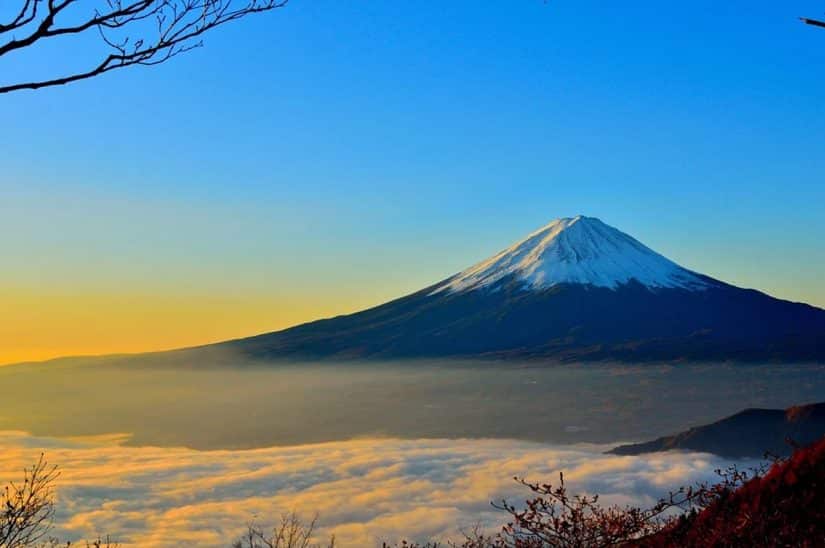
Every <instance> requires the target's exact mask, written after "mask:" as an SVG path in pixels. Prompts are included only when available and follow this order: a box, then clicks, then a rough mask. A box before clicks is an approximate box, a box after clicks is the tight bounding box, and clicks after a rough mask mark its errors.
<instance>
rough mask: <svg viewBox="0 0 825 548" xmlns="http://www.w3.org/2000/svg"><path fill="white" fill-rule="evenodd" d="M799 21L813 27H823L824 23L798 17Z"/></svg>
mask: <svg viewBox="0 0 825 548" xmlns="http://www.w3.org/2000/svg"><path fill="white" fill-rule="evenodd" d="M799 20H800V21H802V22H803V23H805V24H806V25H813V26H815V27H825V21H819V20H817V19H808V18H807V17H800V18H799Z"/></svg>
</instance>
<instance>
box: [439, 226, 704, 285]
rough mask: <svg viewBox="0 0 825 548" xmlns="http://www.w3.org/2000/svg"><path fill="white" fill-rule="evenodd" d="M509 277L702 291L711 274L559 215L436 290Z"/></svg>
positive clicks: (527, 281)
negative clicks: (697, 271)
mask: <svg viewBox="0 0 825 548" xmlns="http://www.w3.org/2000/svg"><path fill="white" fill-rule="evenodd" d="M505 278H507V279H508V280H509V279H512V278H514V279H516V280H518V281H520V282H522V283H523V284H524V285H525V286H526V287H529V288H533V289H546V288H549V287H553V286H555V285H558V284H582V285H592V286H597V287H607V288H611V289H616V288H617V287H619V286H621V285H624V284H627V283H629V282H631V281H632V280H635V281H636V282H638V283H640V284H642V285H645V286H647V287H649V288H663V287H667V288H682V289H689V290H702V289H705V288H706V287H708V286H709V285H710V282H709V281H707V279H706V278H703V277H701V276H699V275H697V274H696V273H694V272H691V271H690V270H687V269H685V268H683V267H681V266H679V265H677V264H676V263H674V262H673V261H671V260H669V259H667V258H665V257H663V256H662V255H659V254H658V253H656V252H655V251H653V250H652V249H650V248H648V247H646V246H645V245H643V244H642V243H640V242H639V241H637V240H636V239H634V238H632V237H631V236H629V235H627V234H625V233H624V232H621V231H619V230H617V229H615V228H613V227H611V226H609V225H607V224H605V223H603V222H602V221H600V220H599V219H596V218H594V217H584V216H582V215H579V216H576V217H567V218H563V219H556V220H555V221H552V222H550V223H549V224H547V225H545V226H544V227H542V228H540V229H539V230H537V231H535V232H533V233H532V234H530V235H529V236H527V237H526V238H525V239H523V240H521V241H520V242H517V243H515V244H513V245H512V246H510V247H509V248H507V249H505V250H504V251H502V252H500V253H498V254H496V255H494V256H493V257H491V258H489V259H487V260H486V261H482V262H480V263H478V264H476V265H475V266H472V267H470V268H468V269H467V270H464V271H463V272H460V273H458V274H456V275H455V276H453V277H451V278H449V279H448V280H446V281H445V282H444V283H443V284H441V285H440V286H438V287H437V288H436V289H435V290H434V291H433V292H432V293H439V292H444V291H446V292H463V291H468V290H472V289H477V288H481V287H490V286H493V285H495V284H496V282H498V281H500V280H503V279H505Z"/></svg>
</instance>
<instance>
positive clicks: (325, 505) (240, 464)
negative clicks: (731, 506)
mask: <svg viewBox="0 0 825 548" xmlns="http://www.w3.org/2000/svg"><path fill="white" fill-rule="evenodd" d="M126 440H128V436H122V435H112V436H99V437H95V438H44V437H36V436H32V435H31V434H28V433H25V432H15V431H5V432H0V481H3V482H6V481H8V480H16V479H19V478H21V477H22V475H21V471H22V469H23V467H25V466H28V465H30V464H32V463H33V462H34V461H35V460H36V459H37V457H38V455H39V454H40V453H41V452H44V453H45V455H46V458H47V459H48V461H49V462H50V463H53V464H57V465H58V466H59V469H60V471H61V475H60V477H59V479H58V483H57V496H58V509H57V514H56V519H55V529H54V534H55V536H58V537H60V538H63V539H81V538H90V537H96V536H97V535H99V534H100V535H106V534H108V535H111V537H112V538H113V539H115V540H117V541H118V542H120V543H121V545H122V546H132V545H134V546H181V545H186V546H228V545H229V544H230V542H231V541H232V540H233V539H235V538H237V537H238V536H239V535H240V534H241V533H242V532H243V531H244V530H245V528H246V526H247V524H248V523H249V522H252V521H254V522H255V523H257V524H259V525H262V526H263V525H270V526H271V525H274V524H275V523H276V522H277V521H278V520H279V518H280V516H281V514H282V513H284V512H288V511H293V510H294V511H296V512H297V513H299V514H301V515H303V516H305V517H306V518H307V519H311V518H312V516H313V515H314V514H316V513H317V514H318V515H319V525H320V528H319V530H318V537H317V538H318V539H319V540H320V539H321V538H323V537H324V536H326V535H329V534H330V533H334V534H335V535H336V539H337V541H338V543H339V544H340V545H341V546H344V547H349V546H358V547H360V546H374V545H376V544H378V545H380V543H381V542H382V541H385V540H386V541H390V542H396V541H399V540H401V539H402V538H406V539H414V540H428V539H441V540H444V539H448V538H459V537H460V536H461V531H463V530H468V529H471V528H472V527H473V526H474V525H476V524H479V523H480V524H481V525H482V526H483V527H490V528H497V527H498V526H500V524H502V523H503V522H504V520H505V518H506V515H504V514H502V513H501V512H499V511H498V510H495V509H494V508H492V507H491V505H490V502H491V501H493V500H496V501H500V500H501V499H502V498H506V499H507V500H508V501H514V502H518V501H523V500H524V499H525V498H527V497H528V496H529V492H528V491H526V489H525V488H524V487H523V486H519V485H518V484H516V483H515V482H514V480H513V477H514V476H520V477H526V478H527V479H530V480H542V481H545V480H546V481H555V480H556V479H557V478H558V473H559V472H560V471H563V472H564V475H565V480H566V482H567V483H568V486H569V487H570V488H571V490H572V491H574V492H588V493H600V494H601V495H602V498H603V500H604V501H606V502H610V503H622V504H623V503H640V504H647V503H650V502H653V501H654V500H655V499H656V498H658V497H660V496H663V495H665V494H667V492H668V491H669V490H671V489H673V488H676V487H678V486H680V485H684V484H690V483H694V482H696V481H704V480H709V479H713V478H714V476H715V474H714V470H715V469H717V468H720V467H724V466H726V465H727V464H729V463H728V462H727V461H723V460H721V459H718V458H716V457H712V456H710V455H706V454H698V453H660V454H652V455H647V456H643V457H628V456H610V455H605V454H603V451H604V450H605V449H606V448H605V447H601V446H552V445H544V444H538V443H530V442H523V441H514V440H497V439H496V440H493V439H482V440H470V439H460V440H445V439H420V440H401V439H357V440H351V441H340V442H331V443H322V444H313V445H301V446H291V447H272V448H265V449H253V450H220V451H198V450H193V449H187V448H169V447H132V446H127V445H123V443H124V442H125V441H126Z"/></svg>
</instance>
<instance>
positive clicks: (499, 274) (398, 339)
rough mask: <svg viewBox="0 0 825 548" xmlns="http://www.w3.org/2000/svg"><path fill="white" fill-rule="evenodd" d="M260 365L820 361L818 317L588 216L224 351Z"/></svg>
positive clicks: (823, 335)
mask: <svg viewBox="0 0 825 548" xmlns="http://www.w3.org/2000/svg"><path fill="white" fill-rule="evenodd" d="M222 346H224V347H227V348H230V349H232V350H235V351H239V352H241V353H243V354H245V355H247V356H250V357H253V358H259V359H291V358H296V359H298V358H300V359H306V358H309V359H324V358H334V359H349V358H351V359H363V358H423V357H445V356H450V357H487V358H506V357H519V358H532V357H540V358H546V359H553V360H559V361H565V360H605V359H611V360H627V361H647V360H676V359H690V360H727V359H731V360H749V361H754V360H758V361H761V360H796V361H821V360H825V311H823V310H821V309H818V308H814V307H812V306H809V305H806V304H800V303H792V302H788V301H783V300H779V299H775V298H773V297H770V296H768V295H765V294H764V293H760V292H758V291H754V290H749V289H741V288H738V287H734V286H732V285H728V284H726V283H723V282H721V281H718V280H715V279H713V278H710V277H708V276H704V275H702V274H699V273H696V272H693V271H690V270H688V269H686V268H683V267H681V266H679V265H677V264H676V263H674V262H672V261H670V260H669V259H667V258H665V257H663V256H662V255H659V254H658V253H656V252H655V251H653V250H651V249H649V248H648V247H646V246H644V245H643V244H641V243H640V242H638V241H637V240H635V239H634V238H632V237H630V236H628V235H627V234H624V233H623V232H621V231H619V230H617V229H615V228H613V227H610V226H608V225H606V224H605V223H603V222H601V221H600V220H598V219H595V218H592V217H582V216H578V217H573V218H565V219H558V220H555V221H553V222H551V223H550V224H548V225H546V226H545V227H543V228H541V229H540V230H538V231H536V232H534V233H532V234H530V235H529V236H527V237H526V238H525V239H523V240H521V241H520V242H517V243H516V244H514V245H512V246H511V247H509V248H507V249H505V250H504V251H502V252H500V253H498V254H496V255H494V256H493V257H491V258H490V259H488V260H486V261H483V262H480V263H478V264H476V265H475V266H472V267H470V268H468V269H466V270H464V271H462V272H460V273H458V274H456V275H454V276H452V277H450V278H448V279H446V280H443V281H441V282H439V283H436V284H435V285H432V286H430V287H427V288H425V289H422V290H421V291H418V292H416V293H413V294H411V295H408V296H406V297H402V298H400V299H397V300H394V301H391V302H388V303H386V304H383V305H380V306H377V307H375V308H370V309H368V310H364V311H362V312H358V313H355V314H350V315H346V316H339V317H335V318H331V319H326V320H321V321H316V322H311V323H307V324H303V325H299V326H297V327H293V328H290V329H286V330H283V331H278V332H274V333H268V334H264V335H259V336H255V337H250V338H246V339H240V340H235V341H229V342H227V343H222Z"/></svg>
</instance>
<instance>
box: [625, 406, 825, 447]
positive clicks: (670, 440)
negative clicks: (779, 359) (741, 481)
mask: <svg viewBox="0 0 825 548" xmlns="http://www.w3.org/2000/svg"><path fill="white" fill-rule="evenodd" d="M823 436H825V403H815V404H811V405H799V406H796V407H790V408H788V409H746V410H744V411H741V412H739V413H737V414H735V415H732V416H730V417H727V418H724V419H722V420H720V421H717V422H714V423H713V424H707V425H704V426H697V427H696V428H691V429H690V430H687V431H685V432H682V433H680V434H676V435H673V436H665V437H662V438H659V439H656V440H653V441H649V442H646V443H636V444H632V445H620V446H619V447H616V448H615V449H612V450H610V451H609V453H612V454H615V455H641V454H643V453H654V452H657V451H668V450H671V449H684V450H690V451H702V452H705V453H714V454H717V455H721V456H724V457H757V458H761V457H762V456H764V455H765V453H766V452H770V453H772V454H774V455H788V454H790V452H791V449H792V447H791V446H790V445H789V444H788V443H787V442H786V441H785V440H792V441H793V442H794V443H796V444H798V445H800V446H804V445H808V444H810V443H813V442H814V441H816V440H818V439H820V438H822V437H823Z"/></svg>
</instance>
